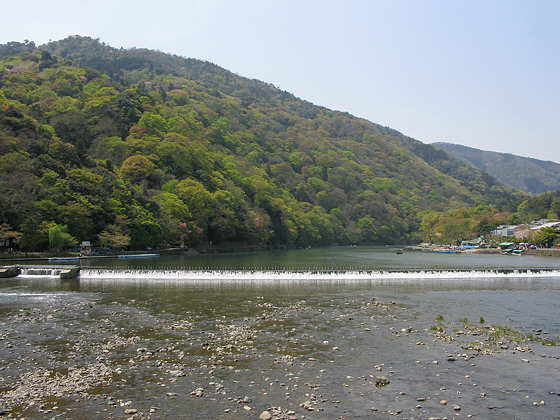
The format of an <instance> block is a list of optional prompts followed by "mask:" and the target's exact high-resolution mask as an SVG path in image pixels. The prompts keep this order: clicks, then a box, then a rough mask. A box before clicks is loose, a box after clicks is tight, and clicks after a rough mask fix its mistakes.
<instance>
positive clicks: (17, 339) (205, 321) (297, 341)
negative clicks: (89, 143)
mask: <svg viewBox="0 0 560 420" xmlns="http://www.w3.org/2000/svg"><path fill="white" fill-rule="evenodd" d="M87 270H94V269H87ZM149 270H156V271H157V270H160V269H159V268H157V267H154V268H150V269H148V270H146V271H145V272H143V273H144V274H141V273H140V272H139V271H136V270H132V271H133V272H136V274H137V276H136V278H134V276H131V278H126V276H122V275H121V277H118V276H116V275H115V276H108V275H106V274H105V275H104V276H99V277H98V278H96V277H95V276H94V275H93V274H94V273H93V272H92V273H91V275H90V274H88V271H85V273H84V276H83V277H81V278H80V279H77V280H73V281H64V280H60V279H56V278H48V279H47V278H39V277H34V278H33V277H29V278H15V279H4V280H2V281H1V282H0V286H1V287H0V323H1V337H0V339H1V340H0V341H1V343H2V346H1V347H0V359H1V360H2V366H1V367H0V369H1V370H0V380H1V382H0V410H1V411H2V413H3V415H4V417H6V418H21V417H30V418H49V419H50V418H86V417H87V418H98V419H105V418H115V419H120V418H123V419H124V418H131V417H132V418H160V419H164V418H165V419H167V418H229V419H233V418H235V419H237V418H258V417H259V416H260V415H261V414H262V413H263V412H265V411H268V413H269V414H270V416H271V418H276V419H289V418H298V419H301V418H307V419H309V418H317V419H331V418H387V417H389V416H396V417H400V418H412V417H422V418H428V417H438V418H443V417H447V418H453V417H467V416H469V415H472V416H478V417H482V418H535V417H538V418H554V416H557V414H558V412H560V404H559V401H560V397H559V395H558V394H559V393H560V383H559V381H558V379H557V378H558V377H559V376H558V371H559V369H560V351H559V350H558V349H559V348H560V347H558V346H555V345H554V344H555V343H557V342H558V340H559V337H560V324H559V322H560V321H559V320H560V309H559V307H558V304H557V302H558V301H559V300H558V298H559V297H560V282H559V280H560V277H558V276H557V274H556V273H551V272H547V274H546V275H542V276H539V275H538V274H537V273H535V272H533V271H530V272H527V271H524V270H521V272H517V273H509V274H507V275H505V276H502V275H499V274H496V275H494V274H492V270H491V271H490V272H485V274H483V275H482V274H481V275H480V276H479V277H476V276H474V277H473V275H470V277H461V276H462V275H459V274H458V275H455V277H454V278H449V276H447V278H445V277H434V276H431V277H430V276H427V275H426V273H425V272H424V273H423V274H418V273H416V274H414V275H412V274H411V275H409V276H408V278H405V277H403V278H395V277H394V276H393V278H391V279H387V278H369V279H366V278H356V276H355V275H354V280H352V279H350V278H346V279H344V278H338V279H336V280H333V279H332V278H326V277H324V276H323V277H314V278H313V277H309V276H308V277H306V278H303V279H302V278H291V279H287V278H285V277H284V279H270V278H263V276H262V273H260V272H259V273H257V276H261V277H260V280H259V278H251V279H247V278H244V279H237V280H235V281H234V280H233V278H225V279H224V278H222V279H221V280H219V281H217V282H212V281H209V280H208V279H204V278H203V279H200V276H198V277H197V278H198V280H196V281H195V280H193V281H191V280H185V279H182V278H179V279H169V278H167V279H162V278H158V276H157V275H156V276H153V275H152V276H151V277H150V276H149V275H145V273H146V272H147V271H149ZM160 271H161V270H160ZM163 271H165V270H163ZM178 271H181V272H182V271H189V270H178ZM401 271H402V272H406V270H401ZM139 274H141V275H139ZM346 274H348V275H349V276H351V275H350V274H349V273H346ZM370 274H371V273H370ZM321 275H322V274H321ZM222 277H223V276H222ZM265 277H266V276H265ZM451 277H453V276H451ZM506 327H507V328H506ZM498 333H503V334H502V335H498ZM517 333H519V334H517ZM383 377H384V378H385V379H386V380H387V382H385V379H383ZM380 378H381V379H380Z"/></svg>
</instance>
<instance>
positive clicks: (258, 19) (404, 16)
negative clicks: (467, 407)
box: [0, 0, 560, 163]
mask: <svg viewBox="0 0 560 420" xmlns="http://www.w3.org/2000/svg"><path fill="white" fill-rule="evenodd" d="M5 3H6V4H4V5H3V6H2V25H1V27H0V43H6V42H9V41H23V40H25V39H27V40H30V41H34V42H35V43H36V44H37V45H41V44H44V43H46V42H48V41H49V40H53V41H54V40H60V39H63V38H65V37H67V36H69V35H82V36H91V37H93V38H99V40H100V41H102V42H105V43H107V44H109V45H111V46H113V47H117V48H120V47H123V48H130V47H137V48H150V49H156V50H160V51H163V52H168V53H173V54H177V55H179V56H183V57H192V58H197V59H201V60H206V61H210V62H212V63H215V64H217V65H219V66H221V67H223V68H225V69H228V70H230V71H232V72H234V73H236V74H239V75H241V76H244V77H248V78H252V79H259V80H262V81H264V82H267V83H271V84H273V85H275V86H276V87H278V88H280V89H282V90H285V91H288V92H290V93H293V94H294V95H295V96H297V97H299V98H301V99H305V100H307V101H310V102H312V103H314V104H317V105H321V106H324V107H327V108H330V109H334V110H339V111H345V112H349V113H351V114H353V115H356V116H358V117H362V118H365V119H367V120H370V121H372V122H375V123H378V124H381V125H384V126H388V127H391V128H393V129H395V130H398V131H400V132H401V133H403V134H405V135H407V136H410V137H413V138H415V139H417V140H420V141H422V142H424V143H433V142H449V143H457V144H462V145H465V146H470V147H475V148H478V149H482V150H490V151H496V152H503V153H513V154H516V155H520V156H526V157H533V158H536V159H541V160H551V161H554V162H557V163H560V144H559V143H560V141H559V140H560V137H559V136H560V1H558V0H526V1H519V0H507V1H506V0H503V1H501V0H468V1H467V0H464V1H459V0H455V1H452V0H439V1H436V0H407V1H405V0H402V1H401V0H386V1H378V0H337V1H334V0H297V1H294V0H275V1H269V0H246V1H242V0H182V1H180V0H159V1H145V0H135V1H129V0H112V1H107V0H96V1H94V2H91V3H90V2H78V1H75V0H49V1H45V0H26V1H25V2H15V1H14V2H5Z"/></svg>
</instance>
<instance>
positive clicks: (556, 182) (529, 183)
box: [433, 142, 560, 194]
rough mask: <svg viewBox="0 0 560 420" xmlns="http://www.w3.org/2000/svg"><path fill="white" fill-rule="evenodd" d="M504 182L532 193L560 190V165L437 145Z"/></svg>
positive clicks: (509, 154)
mask: <svg viewBox="0 0 560 420" xmlns="http://www.w3.org/2000/svg"><path fill="white" fill-rule="evenodd" d="M433 145H434V146H436V147H439V148H441V149H443V150H445V151H447V152H450V153H452V154H453V155H455V156H456V157H458V158H459V159H461V160H462V161H464V162H466V163H468V164H470V165H472V166H474V167H475V168H478V169H480V170H481V171H483V172H486V173H487V174H489V175H491V176H493V177H494V178H497V179H499V180H500V181H502V182H504V183H506V184H508V185H510V186H512V187H514V188H517V189H519V190H521V191H525V192H528V193H531V194H539V193H543V192H547V191H556V190H560V164H558V163H556V162H552V161H544V160H539V159H534V158H528V157H522V156H517V155H513V154H511V153H499V152H489V151H485V150H480V149H475V148H473V147H468V146H462V145H459V144H453V143H443V142H442V143H433Z"/></svg>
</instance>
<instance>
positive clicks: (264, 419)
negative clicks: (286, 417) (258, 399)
mask: <svg viewBox="0 0 560 420" xmlns="http://www.w3.org/2000/svg"><path fill="white" fill-rule="evenodd" d="M270 419H272V414H270V412H268V411H266V410H265V411H263V412H262V413H261V415H260V416H259V420H270Z"/></svg>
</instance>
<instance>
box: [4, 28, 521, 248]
mask: <svg viewBox="0 0 560 420" xmlns="http://www.w3.org/2000/svg"><path fill="white" fill-rule="evenodd" d="M0 175H1V176H0V198H1V204H0V227H1V228H2V229H0V234H2V231H3V232H11V233H10V235H12V237H17V238H18V240H19V243H20V246H21V247H22V248H25V249H34V248H35V249H41V248H45V247H47V246H49V242H50V245H51V246H53V245H56V244H64V245H69V244H71V243H76V242H79V241H83V240H90V241H92V242H94V243H97V244H104V245H108V246H112V247H117V248H118V247H130V248H143V247H154V246H160V245H178V244H183V243H184V244H186V245H187V246H197V245H201V244H205V243H210V242H211V243H213V244H220V243H229V242H238V243H244V244H246V245H253V246H257V247H260V246H305V245H314V244H318V245H321V244H330V243H335V242H336V243H342V244H351V243H403V242H414V241H417V240H419V233H418V230H419V228H420V223H421V220H422V215H423V214H424V213H425V212H427V211H447V210H450V209H458V208H462V207H468V206H476V205H479V204H488V205H491V206H496V207H504V206H510V205H514V204H515V203H516V202H517V201H518V200H519V199H521V198H523V197H524V196H525V195H524V194H523V193H521V192H519V191H516V190H515V189H513V188H511V187H508V186H506V185H505V184H504V183H502V182H500V181H498V180H496V179H494V178H492V177H491V176H489V175H487V174H485V173H483V172H481V171H479V170H477V169H474V168H472V167H471V166H470V165H467V164H465V163H464V162H462V161H461V160H459V159H457V158H455V157H452V156H450V155H448V154H447V153H446V152H444V151H443V150H441V149H438V148H436V147H434V146H431V145H426V144H424V143H421V142H420V141H418V140H414V139H411V138H409V137H406V136H404V135H403V134H401V133H399V132H398V131H396V130H393V129H390V128H387V127H382V126H380V125H377V124H374V123H372V122H369V121H366V120H364V119H360V118H356V117H354V116H352V115H350V114H348V113H344V112H338V111H333V110H329V109H327V108H324V107H321V106H317V105H314V104H312V103H310V102H308V101H305V100H301V99H299V98H296V97H295V96H294V95H292V94H290V93H288V92H285V91H282V90H280V89H278V88H276V87H274V86H273V85H271V84H268V83H264V82H262V81H258V80H250V79H247V78H243V77H241V76H238V75H236V74H233V73H232V72H229V71H227V70H225V69H222V68H221V67H219V66H217V65H215V64H212V63H208V62H205V61H200V60H195V59H191V58H182V57H178V56H174V55H169V54H164V53H162V52H158V51H152V50H146V49H116V48H112V47H110V46H108V45H106V44H104V43H101V42H99V41H98V40H95V39H92V38H89V37H80V36H73V37H69V38H66V39H64V40H61V41H56V42H50V43H48V44H46V45H42V46H39V47H36V46H35V44H33V43H32V42H26V43H18V42H11V43H8V44H5V45H0ZM4 235H7V234H4ZM49 236H50V241H49Z"/></svg>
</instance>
